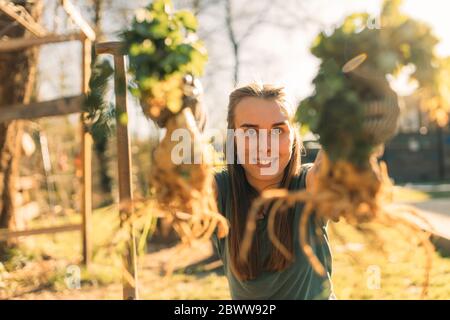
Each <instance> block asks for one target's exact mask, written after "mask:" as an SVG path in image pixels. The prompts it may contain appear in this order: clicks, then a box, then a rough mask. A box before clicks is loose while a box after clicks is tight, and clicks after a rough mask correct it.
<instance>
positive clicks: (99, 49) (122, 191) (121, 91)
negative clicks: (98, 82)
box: [95, 42, 138, 300]
mask: <svg viewBox="0 0 450 320" xmlns="http://www.w3.org/2000/svg"><path fill="white" fill-rule="evenodd" d="M122 46H123V44H122V43H121V42H105V43H98V44H96V46H95V49H96V53H97V54H104V53H108V54H112V55H113V56H114V93H115V97H116V122H117V157H118V173H119V179H118V180H119V211H120V227H121V228H125V229H126V230H127V233H128V237H127V243H126V245H125V250H124V252H123V256H122V261H123V275H122V285H123V299H124V300H135V299H138V278H137V262H136V237H135V230H134V225H133V221H132V219H131V216H132V214H133V211H134V207H133V193H132V187H131V186H132V182H131V152H130V136H129V128H128V117H127V115H128V104H127V78H126V71H125V56H124V55H123V52H122V50H121V48H122Z"/></svg>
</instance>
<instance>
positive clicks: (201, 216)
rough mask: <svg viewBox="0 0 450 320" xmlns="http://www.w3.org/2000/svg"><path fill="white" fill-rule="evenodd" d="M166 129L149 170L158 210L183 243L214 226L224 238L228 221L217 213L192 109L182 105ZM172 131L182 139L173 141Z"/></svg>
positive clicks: (202, 237)
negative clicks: (162, 213) (164, 213)
mask: <svg viewBox="0 0 450 320" xmlns="http://www.w3.org/2000/svg"><path fill="white" fill-rule="evenodd" d="M166 128H167V133H166V135H165V137H164V139H163V140H162V141H161V143H160V144H159V145H158V147H157V148H156V150H155V153H154V158H153V159H154V163H153V165H152V168H151V172H150V182H151V186H152V187H153V188H154V189H155V191H156V200H157V202H158V206H159V209H160V210H162V211H164V212H166V213H167V215H166V218H168V220H169V222H170V223H171V224H172V226H173V228H174V229H175V231H176V232H177V233H178V234H179V236H180V238H181V240H182V242H183V243H190V242H191V241H192V240H194V239H195V240H206V239H209V238H210V237H211V235H212V233H213V232H214V230H215V229H216V227H217V230H218V232H217V234H218V237H219V238H222V237H225V236H226V234H227V233H228V223H227V220H226V218H225V217H224V216H223V215H221V214H220V213H219V212H218V209H217V204H216V201H215V196H214V193H213V190H212V188H211V186H212V184H213V179H214V177H213V167H212V162H211V161H209V160H210V159H209V156H210V151H211V150H210V149H208V146H207V145H206V144H205V143H204V142H203V141H202V136H201V134H200V132H199V130H198V128H197V126H196V123H195V119H194V117H193V114H192V112H191V109H189V108H185V109H183V110H182V111H181V112H180V113H179V114H177V115H175V116H173V117H171V118H170V119H168V121H167V124H166ZM178 129H181V130H180V131H177V132H175V131H176V130H178ZM174 133H175V134H178V133H180V134H181V142H179V141H172V139H173V137H172V134H174ZM174 137H175V136H174ZM180 146H182V150H180ZM178 151H182V152H181V153H182V155H181V153H180V152H178Z"/></svg>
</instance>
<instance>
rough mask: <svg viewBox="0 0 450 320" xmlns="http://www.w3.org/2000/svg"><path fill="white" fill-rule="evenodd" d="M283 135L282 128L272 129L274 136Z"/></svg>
mask: <svg viewBox="0 0 450 320" xmlns="http://www.w3.org/2000/svg"><path fill="white" fill-rule="evenodd" d="M282 133H283V129H281V128H274V129H272V134H273V135H280V134H282Z"/></svg>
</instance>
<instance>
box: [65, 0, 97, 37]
mask: <svg viewBox="0 0 450 320" xmlns="http://www.w3.org/2000/svg"><path fill="white" fill-rule="evenodd" d="M60 1H61V5H62V7H63V8H64V11H65V12H66V13H67V15H68V16H69V18H70V19H71V20H72V21H73V23H75V24H76V25H77V26H78V27H79V28H80V30H81V31H82V32H83V33H84V35H85V36H86V37H87V38H88V39H89V40H91V41H95V38H96V36H95V31H94V30H93V29H92V28H91V26H90V25H89V24H88V23H87V22H86V20H84V19H83V17H82V16H81V14H80V12H79V11H78V10H77V8H76V7H75V6H74V5H73V4H72V2H70V0H60Z"/></svg>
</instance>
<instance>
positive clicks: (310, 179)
mask: <svg viewBox="0 0 450 320" xmlns="http://www.w3.org/2000/svg"><path fill="white" fill-rule="evenodd" d="M322 154H323V151H322V149H320V150H319V152H318V153H317V156H316V160H314V164H313V166H312V167H311V168H310V169H309V170H308V172H307V173H306V190H307V191H309V192H310V191H312V190H313V188H314V185H315V183H316V179H317V175H318V173H319V170H320V163H321V162H322V159H323V156H322Z"/></svg>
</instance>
